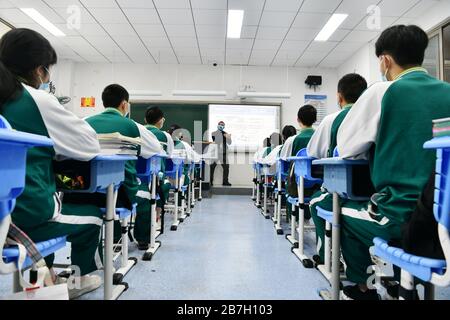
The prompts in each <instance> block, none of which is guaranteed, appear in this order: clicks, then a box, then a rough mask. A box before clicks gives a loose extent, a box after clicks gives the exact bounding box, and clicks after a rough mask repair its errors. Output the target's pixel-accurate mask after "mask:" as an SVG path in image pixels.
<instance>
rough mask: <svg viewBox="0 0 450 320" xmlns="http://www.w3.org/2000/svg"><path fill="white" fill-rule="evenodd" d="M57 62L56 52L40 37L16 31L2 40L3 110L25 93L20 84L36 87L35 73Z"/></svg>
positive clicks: (0, 86)
mask: <svg viewBox="0 0 450 320" xmlns="http://www.w3.org/2000/svg"><path fill="white" fill-rule="evenodd" d="M57 62H58V57H57V55H56V51H55V49H53V47H52V45H51V44H50V42H49V41H48V40H47V39H45V38H44V37H43V36H42V35H41V34H39V33H37V32H36V31H33V30H30V29H24V28H19V29H13V30H11V31H8V32H7V33H5V34H4V35H3V37H2V38H1V39H0V108H1V107H2V105H4V104H5V103H6V102H8V101H9V100H11V99H14V98H16V97H17V96H18V95H19V94H20V93H21V92H22V90H23V87H22V85H21V81H22V82H25V83H26V84H28V85H31V86H35V84H34V83H35V81H36V79H34V77H35V76H34V75H33V71H34V70H36V68H38V67H40V66H42V67H45V68H47V69H49V68H50V66H52V65H55V64H56V63H57Z"/></svg>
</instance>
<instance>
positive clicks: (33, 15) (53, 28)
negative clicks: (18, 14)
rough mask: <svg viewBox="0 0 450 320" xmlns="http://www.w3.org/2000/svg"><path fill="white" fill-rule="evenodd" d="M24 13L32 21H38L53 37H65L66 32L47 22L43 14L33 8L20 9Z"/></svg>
mask: <svg viewBox="0 0 450 320" xmlns="http://www.w3.org/2000/svg"><path fill="white" fill-rule="evenodd" d="M20 10H22V12H23V13H25V14H26V15H27V16H29V17H30V18H31V19H33V20H34V21H36V22H37V23H38V24H39V25H40V26H41V27H43V28H44V29H46V30H47V31H48V32H50V33H51V34H52V35H54V36H56V37H65V36H66V35H65V34H64V32H62V31H61V30H59V29H58V28H57V27H56V26H55V25H54V24H53V23H51V22H50V21H48V20H47V18H45V17H44V16H43V15H42V14H40V13H39V12H38V11H37V10H36V9H33V8H20Z"/></svg>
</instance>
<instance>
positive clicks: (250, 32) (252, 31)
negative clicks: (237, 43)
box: [241, 26, 258, 39]
mask: <svg viewBox="0 0 450 320" xmlns="http://www.w3.org/2000/svg"><path fill="white" fill-rule="evenodd" d="M257 29H258V27H257V26H242V31H241V38H242V39H246V38H247V39H253V38H255V37H256V30H257Z"/></svg>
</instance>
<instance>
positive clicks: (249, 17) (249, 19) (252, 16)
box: [242, 11, 261, 26]
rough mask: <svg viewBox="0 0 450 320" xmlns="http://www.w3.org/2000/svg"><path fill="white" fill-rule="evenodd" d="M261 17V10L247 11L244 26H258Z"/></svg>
mask: <svg viewBox="0 0 450 320" xmlns="http://www.w3.org/2000/svg"><path fill="white" fill-rule="evenodd" d="M260 18H261V11H245V12H244V20H243V21H242V24H243V25H244V26H257V25H258V24H259V20H260Z"/></svg>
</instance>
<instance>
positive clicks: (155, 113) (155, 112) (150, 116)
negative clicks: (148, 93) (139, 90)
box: [145, 106, 164, 124]
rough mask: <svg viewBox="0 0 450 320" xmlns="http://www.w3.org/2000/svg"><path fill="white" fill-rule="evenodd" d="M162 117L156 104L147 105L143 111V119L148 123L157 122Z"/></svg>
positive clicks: (162, 114)
mask: <svg viewBox="0 0 450 320" xmlns="http://www.w3.org/2000/svg"><path fill="white" fill-rule="evenodd" d="M162 118H164V113H163V112H162V111H161V109H160V108H159V107H158V106H153V107H149V108H148V109H147V111H146V112H145V121H147V123H148V124H155V123H158V121H159V120H161V119H162Z"/></svg>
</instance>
